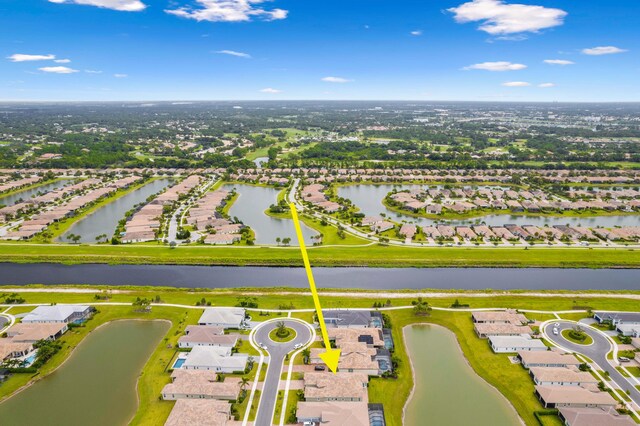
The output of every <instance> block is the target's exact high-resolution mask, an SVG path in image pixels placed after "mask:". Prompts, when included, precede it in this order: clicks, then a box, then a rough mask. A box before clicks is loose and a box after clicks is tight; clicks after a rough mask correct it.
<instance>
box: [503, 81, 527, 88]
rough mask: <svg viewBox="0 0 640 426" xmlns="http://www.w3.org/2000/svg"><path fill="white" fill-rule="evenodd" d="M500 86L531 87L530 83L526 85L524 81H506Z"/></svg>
mask: <svg viewBox="0 0 640 426" xmlns="http://www.w3.org/2000/svg"><path fill="white" fill-rule="evenodd" d="M502 85H503V86H506V87H527V86H531V83H527V82H526V81H507V82H505V83H502Z"/></svg>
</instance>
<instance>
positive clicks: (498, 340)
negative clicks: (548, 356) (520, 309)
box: [489, 336, 548, 353]
mask: <svg viewBox="0 0 640 426" xmlns="http://www.w3.org/2000/svg"><path fill="white" fill-rule="evenodd" d="M489 344H490V345H491V349H493V351H494V352H496V353H510V352H524V351H546V350H547V349H548V348H547V347H546V346H545V344H544V343H542V341H541V340H539V339H532V338H526V337H522V336H489Z"/></svg>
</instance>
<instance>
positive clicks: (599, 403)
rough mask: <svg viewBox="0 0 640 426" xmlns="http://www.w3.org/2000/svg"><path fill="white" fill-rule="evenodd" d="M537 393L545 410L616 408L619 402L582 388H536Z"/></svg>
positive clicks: (606, 395)
mask: <svg viewBox="0 0 640 426" xmlns="http://www.w3.org/2000/svg"><path fill="white" fill-rule="evenodd" d="M535 393H536V396H537V397H538V399H539V400H540V402H541V403H542V405H543V406H544V408H558V409H559V408H562V407H572V408H589V407H591V408H593V407H598V408H605V409H606V408H614V407H616V406H617V405H618V401H616V400H615V399H613V397H612V396H611V395H609V393H607V392H600V391H591V390H588V389H585V388H583V387H580V386H536V387H535Z"/></svg>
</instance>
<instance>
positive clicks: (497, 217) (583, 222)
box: [338, 184, 640, 228]
mask: <svg viewBox="0 0 640 426" xmlns="http://www.w3.org/2000/svg"><path fill="white" fill-rule="evenodd" d="M427 186H429V185H391V184H383V185H366V184H364V185H347V186H339V187H338V195H339V196H340V197H343V198H348V199H349V200H351V201H352V202H353V204H355V205H356V206H357V207H358V208H360V211H361V212H362V213H364V214H365V215H367V216H378V215H380V213H385V214H386V215H387V217H389V218H391V219H392V220H395V221H398V222H402V221H403V220H405V221H407V222H413V223H415V224H418V225H421V226H428V225H433V224H434V223H435V222H436V220H433V219H427V218H424V217H413V216H409V215H403V214H400V213H396V212H394V211H392V210H389V209H388V208H387V207H385V205H384V204H382V200H384V198H385V197H386V196H387V194H388V193H389V192H391V191H392V190H393V189H397V190H398V191H401V190H406V189H418V188H424V187H427ZM431 186H433V185H431ZM440 221H443V220H440ZM446 222H447V223H448V224H451V225H469V224H479V223H482V222H484V223H485V224H486V225H489V226H502V225H504V224H508V223H513V224H517V225H534V226H545V225H548V226H553V225H567V224H569V225H576V226H578V225H580V226H586V227H589V228H591V227H596V226H603V227H614V226H640V215H618V216H591V217H587V216H580V217H575V216H574V217H570V216H566V217H564V216H563V217H543V216H520V215H511V214H508V213H507V214H491V215H486V216H480V217H476V218H470V219H461V220H447V221H446Z"/></svg>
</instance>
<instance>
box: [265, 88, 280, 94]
mask: <svg viewBox="0 0 640 426" xmlns="http://www.w3.org/2000/svg"><path fill="white" fill-rule="evenodd" d="M260 91H261V92H262V93H282V90H279V89H273V88H271V87H267V88H264V89H260Z"/></svg>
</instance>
